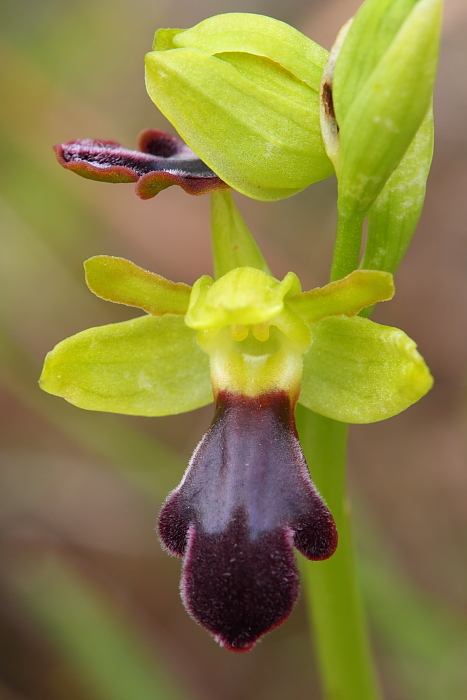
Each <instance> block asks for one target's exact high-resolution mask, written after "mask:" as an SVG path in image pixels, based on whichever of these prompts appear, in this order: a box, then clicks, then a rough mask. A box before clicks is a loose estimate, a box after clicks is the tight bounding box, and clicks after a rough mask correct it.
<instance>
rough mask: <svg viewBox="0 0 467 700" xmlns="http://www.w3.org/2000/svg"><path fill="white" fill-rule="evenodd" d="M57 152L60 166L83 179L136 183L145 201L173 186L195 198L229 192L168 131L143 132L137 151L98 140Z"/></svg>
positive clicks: (72, 144) (64, 146)
mask: <svg viewBox="0 0 467 700" xmlns="http://www.w3.org/2000/svg"><path fill="white" fill-rule="evenodd" d="M54 150H55V153H56V156H57V160H58V162H59V163H60V165H62V166H63V167H64V168H66V169H67V170H72V171H73V172H75V173H77V174H78V175H81V176H82V177H86V178H89V179H90V180H100V181H102V182H135V183H136V188H135V189H136V194H137V195H138V196H139V197H141V199H150V198H151V197H154V196H155V195H156V194H158V193H159V192H160V191H161V190H164V189H166V188H167V187H170V186H171V185H180V187H182V189H184V190H185V192H188V194H193V195H201V194H207V193H209V192H213V191H214V190H220V189H229V186H228V185H226V183H225V182H223V181H222V180H221V179H220V178H219V177H217V175H216V174H215V173H214V172H213V171H212V170H211V169H210V168H208V166H207V165H205V163H203V161H202V160H200V159H199V158H198V156H197V155H196V154H195V153H193V151H192V150H191V149H190V148H188V146H187V145H186V144H185V143H184V142H183V141H182V140H181V139H178V138H176V137H175V136H172V135H171V134H167V133H165V132H164V131H156V130H154V129H146V130H145V131H143V132H142V133H141V134H140V136H139V139H138V150H136V151H132V150H129V149H126V148H123V146H121V144H120V143H118V142H116V141H101V140H98V139H82V140H77V141H67V142H66V143H61V144H58V145H56V146H54Z"/></svg>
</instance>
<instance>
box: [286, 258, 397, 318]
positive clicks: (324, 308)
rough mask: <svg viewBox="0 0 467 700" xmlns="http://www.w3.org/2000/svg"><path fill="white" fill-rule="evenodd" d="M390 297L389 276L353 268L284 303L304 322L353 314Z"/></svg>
mask: <svg viewBox="0 0 467 700" xmlns="http://www.w3.org/2000/svg"><path fill="white" fill-rule="evenodd" d="M393 296H394V284H393V281H392V275H390V274H388V273H387V272H376V271H373V270H355V271H354V272H351V273H350V275H347V277H344V278H343V279H341V280H337V281H336V282H330V283H329V284H327V285H326V286H325V287H316V289H311V290H310V291H309V292H303V293H302V294H297V296H295V297H292V298H291V299H288V300H287V304H288V305H289V306H290V307H291V308H292V309H293V311H295V312H296V313H298V314H299V316H301V318H302V319H303V320H304V321H306V323H309V324H311V323H316V322H317V321H320V320H321V319H323V318H327V317H328V316H340V315H341V314H345V315H346V316H355V315H356V314H358V312H359V311H361V310H362V309H364V308H365V307H367V306H372V305H373V304H376V303H377V302H378V301H388V300H389V299H392V297H393Z"/></svg>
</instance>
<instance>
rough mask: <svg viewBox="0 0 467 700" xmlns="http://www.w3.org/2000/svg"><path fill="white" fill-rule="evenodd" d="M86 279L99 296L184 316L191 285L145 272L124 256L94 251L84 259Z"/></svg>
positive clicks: (158, 312) (156, 313) (154, 312)
mask: <svg viewBox="0 0 467 700" xmlns="http://www.w3.org/2000/svg"><path fill="white" fill-rule="evenodd" d="M84 270H85V275H86V283H87V285H88V287H89V289H90V290H91V291H92V292H94V294H96V295H97V296H98V297H101V298H102V299H105V300H106V301H113V302H116V303H117V304H126V305H127V306H136V307H137V308H138V309H143V311H146V313H148V314H152V315H153V316H163V315H164V314H174V315H176V316H183V315H184V314H185V313H186V311H187V309H188V303H189V301H190V294H191V287H189V286H188V285H187V284H184V283H183V282H171V281H170V280H167V279H165V277H161V275H156V274H155V273H154V272H148V270H144V269H143V268H142V267H138V265H135V264H134V263H132V262H130V261H129V260H125V259H124V258H114V257H111V256H108V255H96V256H95V257H93V258H89V260H86V262H85V263H84Z"/></svg>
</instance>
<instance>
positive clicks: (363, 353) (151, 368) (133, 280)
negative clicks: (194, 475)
mask: <svg viewBox="0 0 467 700" xmlns="http://www.w3.org/2000/svg"><path fill="white" fill-rule="evenodd" d="M109 271H110V272H111V274H110V276H109V275H108V274H107V273H108V272H109ZM86 275H87V280H88V284H89V285H90V287H91V289H92V290H93V291H94V292H95V293H96V294H98V295H99V296H103V297H104V298H106V299H108V300H110V301H116V302H119V303H124V304H129V305H132V306H139V307H140V308H143V309H145V310H150V312H151V313H150V314H149V315H146V316H143V317H141V318H137V319H134V320H133V321H126V322H124V323H117V324H113V325H109V326H102V327H100V328H91V329H89V330H87V331H83V332H82V333H78V334H77V335H75V336H73V337H71V338H69V339H67V340H64V341H63V342H61V343H59V344H58V345H57V347H56V348H55V349H54V350H53V351H52V352H50V353H49V355H48V356H47V358H46V362H45V365H44V370H43V373H42V377H41V386H42V388H43V389H45V391H48V392H49V393H52V394H56V395H58V396H62V397H64V398H65V399H67V400H68V401H70V402H71V403H74V404H75V405H77V406H80V407H82V408H87V409H90V410H102V411H114V412H119V413H128V414H133V415H136V414H139V415H145V416H156V415H167V414H170V413H179V412H182V411H188V410H191V409H193V408H196V407H198V406H202V405H204V404H206V403H209V402H210V401H211V400H212V390H211V382H212V389H213V391H214V393H216V392H218V391H219V390H227V391H229V392H231V393H234V394H235V393H240V394H243V395H247V396H257V395H261V394H264V393H266V392H271V391H278V390H285V391H287V392H288V393H289V394H291V395H295V396H297V395H298V394H299V401H300V402H301V403H303V404H304V405H305V406H307V407H309V408H312V409H313V410H315V411H317V412H319V413H322V414H323V415H326V416H329V417H331V418H335V419H336V420H342V421H347V422H351V423H368V422H372V421H378V420H383V419H384V418H388V417H390V416H392V415H394V414H396V413H399V412H400V411H403V410H404V409H405V408H407V407H408V406H410V405H411V404H412V403H414V402H415V401H417V400H418V399H419V398H421V397H422V396H423V395H424V394H425V393H426V392H427V391H428V390H429V389H430V387H431V384H432V379H431V376H430V373H429V371H428V369H427V367H426V365H425V363H424V361H423V359H422V357H421V356H420V355H419V354H418V352H417V351H416V349H415V344H414V342H413V341H412V340H410V338H408V337H407V336H406V335H405V334H404V333H403V332H402V331H400V330H397V329H394V328H388V327H386V326H380V325H378V324H376V323H373V322H372V321H368V320H366V319H363V318H358V317H356V316H355V314H357V313H358V311H360V310H361V309H362V308H363V307H367V306H370V305H372V304H374V303H376V302H378V301H385V300H387V299H390V298H391V297H392V295H393V293H394V287H393V283H392V276H391V275H390V274H388V273H385V272H377V271H367V270H358V271H355V272H353V273H351V274H350V275H348V276H347V277H346V278H344V279H342V280H339V281H337V282H333V283H331V284H329V285H326V286H325V287H323V288H318V289H315V290H311V291H309V292H302V291H301V287H300V283H299V281H298V279H297V277H296V276H295V275H294V274H293V273H288V275H286V277H285V278H284V280H282V282H280V281H278V280H276V279H274V278H273V277H272V276H271V275H270V274H267V273H266V272H263V271H262V270H260V269H258V268H253V267H240V268H236V269H233V270H230V271H229V272H227V273H226V274H224V275H223V276H221V277H220V278H219V279H217V280H216V281H213V280H212V279H211V278H210V277H207V276H204V277H202V278H201V279H199V280H198V281H197V282H196V283H195V285H194V286H193V288H192V290H191V294H190V298H189V299H188V296H187V287H186V285H177V284H175V283H173V282H169V281H168V280H165V279H164V278H162V277H160V276H158V275H154V274H152V273H149V272H146V271H145V270H142V269H141V268H139V267H137V266H136V265H133V264H132V263H129V262H128V261H125V260H122V259H120V258H110V257H105V256H99V257H97V258H91V260H89V261H88V262H87V263H86ZM181 314H184V316H182V315H181ZM302 375H303V376H302Z"/></svg>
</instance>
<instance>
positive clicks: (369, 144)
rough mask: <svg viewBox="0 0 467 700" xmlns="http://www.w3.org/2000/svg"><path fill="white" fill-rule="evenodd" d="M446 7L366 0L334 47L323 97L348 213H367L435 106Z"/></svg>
mask: <svg viewBox="0 0 467 700" xmlns="http://www.w3.org/2000/svg"><path fill="white" fill-rule="evenodd" d="M441 9H442V0H367V2H366V3H365V4H364V5H363V6H362V7H361V8H360V10H359V12H358V13H357V15H356V16H355V19H354V20H353V22H352V23H351V25H350V27H348V30H347V32H346V34H345V36H344V37H342V36H341V37H340V40H339V41H338V44H337V46H336V49H335V51H334V52H332V53H334V55H332V59H331V65H330V66H328V69H327V70H326V72H325V78H324V83H323V98H324V100H325V102H327V107H328V109H327V117H328V118H331V119H333V118H334V117H335V120H336V123H337V125H338V129H339V133H338V146H336V139H333V138H332V133H331V136H330V132H329V129H327V128H326V126H325V125H324V130H323V133H324V135H325V141H326V143H327V147H328V154H329V155H330V157H332V159H333V162H334V165H335V167H336V172H337V175H338V180H339V211H340V213H341V216H343V217H344V218H347V219H352V218H353V217H354V216H356V215H357V216H360V217H363V216H364V215H365V214H366V213H367V212H368V209H369V207H370V206H371V204H372V203H373V202H374V200H375V199H376V197H377V196H378V194H379V193H380V192H381V190H382V188H383V186H384V184H385V183H386V181H387V180H388V178H389V177H390V175H391V173H392V172H393V171H394V169H395V168H396V167H397V166H398V164H399V163H400V162H401V159H402V158H403V156H404V153H405V152H406V151H407V149H408V147H409V145H410V144H411V142H412V141H413V140H414V137H415V135H416V133H417V131H418V130H419V128H420V125H421V123H422V121H423V119H424V117H425V116H426V114H427V112H428V110H429V108H430V103H431V99H432V93H433V84H434V79H435V73H436V66H437V61H438V48H439V34H440V27H441ZM331 96H332V103H330V102H329V100H330V97H331ZM422 167H423V163H422Z"/></svg>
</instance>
